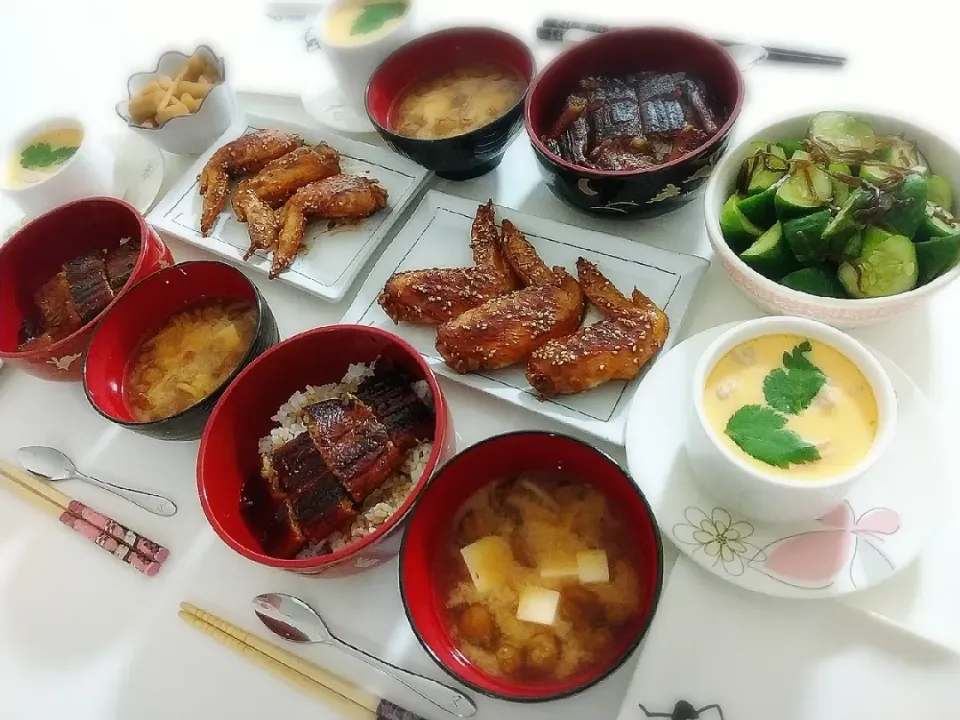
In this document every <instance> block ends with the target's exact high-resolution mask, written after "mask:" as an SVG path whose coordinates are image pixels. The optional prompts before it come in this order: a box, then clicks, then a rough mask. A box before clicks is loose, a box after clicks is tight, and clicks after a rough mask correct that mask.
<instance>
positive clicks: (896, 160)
mask: <svg viewBox="0 0 960 720" xmlns="http://www.w3.org/2000/svg"><path fill="white" fill-rule="evenodd" d="M958 187H960V151H958V150H957V149H956V148H955V147H953V146H952V145H950V144H949V143H947V142H946V141H945V140H943V139H942V138H940V137H939V136H937V135H936V134H934V133H933V132H931V131H930V130H927V129H924V128H922V127H920V126H918V125H916V124H914V123H911V122H907V121H905V120H900V119H897V118H894V117H891V116H888V115H880V114H876V113H868V112H856V111H851V112H847V111H838V110H829V111H824V112H819V113H807V114H802V115H794V116H792V117H789V118H786V119H784V120H781V121H780V122H777V123H774V124H772V125H769V126H767V127H766V128H764V129H762V130H760V131H758V132H757V133H755V134H754V135H753V136H752V137H751V138H749V139H748V140H747V141H746V142H744V143H743V144H741V145H740V146H739V147H737V148H736V149H735V150H733V151H732V152H731V153H730V154H728V155H727V157H725V158H724V159H723V160H722V161H721V162H720V164H719V166H718V167H717V169H716V170H715V171H714V173H713V175H712V176H711V178H710V181H709V183H708V186H707V191H706V199H705V208H706V224H707V233H708V235H709V237H710V244H711V245H712V246H713V249H714V252H715V254H716V257H717V259H718V260H719V261H720V265H721V266H722V267H723V268H724V270H726V271H727V273H728V274H729V275H730V277H731V278H732V279H733V281H734V283H736V285H737V286H738V287H739V288H740V289H741V290H742V291H743V292H744V293H746V294H747V296H748V297H750V298H751V299H752V300H753V301H754V302H755V303H757V304H758V305H759V306H760V307H762V308H764V309H765V310H768V311H770V312H775V313H782V314H789V315H797V316H801V317H806V318H811V319H814V320H820V321H822V322H825V323H828V324H830V325H834V326H836V327H856V326H860V325H867V324H870V323H873V322H877V321H880V320H885V319H888V318H891V317H894V316H896V315H899V314H901V313H903V312H905V311H906V310H908V309H910V308H911V307H913V306H915V305H916V304H917V303H919V302H920V301H922V300H925V299H927V298H929V297H931V296H932V295H934V294H935V293H937V292H939V291H940V290H942V289H943V288H944V287H946V286H947V285H948V284H950V283H951V282H953V281H954V280H956V278H957V277H958V276H960V262H958V261H960V219H958V217H957V215H955V214H954V213H955V212H957V211H958V207H957V202H956V200H957V194H956V193H957V188H958Z"/></svg>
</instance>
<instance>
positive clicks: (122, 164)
mask: <svg viewBox="0 0 960 720" xmlns="http://www.w3.org/2000/svg"><path fill="white" fill-rule="evenodd" d="M103 143H104V145H105V146H106V148H107V149H108V150H109V151H110V152H111V153H113V187H112V189H111V190H110V191H109V192H104V193H101V194H103V195H109V196H110V197H115V198H119V199H121V200H123V201H124V202H127V203H129V204H130V205H132V206H133V207H134V208H135V209H136V210H137V212H139V213H140V214H141V215H146V214H147V212H148V211H149V210H150V207H151V206H152V205H153V203H154V201H155V200H156V199H157V195H159V194H160V188H161V186H162V185H163V175H164V165H163V153H162V152H160V149H159V148H158V147H156V146H155V145H154V144H153V143H149V142H147V141H146V140H144V139H143V138H141V137H140V136H139V135H135V134H133V133H131V132H127V131H123V132H119V133H114V134H112V135H108V136H106V137H105V138H103ZM40 214H42V213H35V214H30V215H24V216H23V217H21V218H20V219H19V220H17V221H16V222H13V223H11V224H10V225H8V226H7V227H5V228H4V229H3V231H2V232H0V241H4V240H7V239H8V238H10V236H12V235H13V234H14V233H15V232H17V230H19V229H20V228H22V227H23V226H24V225H26V224H27V223H28V222H30V221H31V220H33V219H34V218H36V217H38V216H39V215H40Z"/></svg>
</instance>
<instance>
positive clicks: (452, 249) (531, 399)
mask: <svg viewBox="0 0 960 720" xmlns="http://www.w3.org/2000/svg"><path fill="white" fill-rule="evenodd" d="M479 204H480V203H478V202H477V201H476V200H467V199H464V198H456V197H451V196H450V195H446V194H444V193H441V192H438V191H436V190H431V191H429V192H428V193H427V194H426V195H425V196H424V198H423V200H422V201H421V202H420V205H419V206H418V207H417V209H416V210H415V211H414V213H413V214H412V215H411V216H410V219H409V220H408V221H407V223H406V224H405V225H404V226H403V229H402V230H401V231H400V232H399V233H398V234H397V237H395V238H394V239H393V241H392V242H391V243H390V246H389V247H388V248H387V249H386V250H384V252H383V255H381V256H380V259H379V260H378V261H377V264H376V265H375V266H374V268H373V270H371V271H370V274H369V275H368V276H367V278H366V280H364V283H363V286H362V287H361V288H360V290H359V291H358V292H357V296H356V298H355V299H354V301H353V304H352V305H351V306H350V309H349V310H347V312H346V313H345V314H344V316H343V320H342V322H345V323H356V324H358V325H370V326H373V327H379V328H382V329H384V330H387V331H388V332H391V333H394V334H395V335H398V336H400V337H402V338H403V339H404V340H406V341H407V342H409V343H410V344H411V345H413V346H414V347H415V348H417V350H418V351H419V352H420V354H421V355H423V357H424V358H425V359H426V361H427V363H428V364H429V365H430V367H431V368H432V369H433V370H434V371H435V372H437V373H439V374H440V375H443V376H444V377H446V378H449V379H450V380H453V381H455V382H458V383H461V384H463V385H467V386H469V387H472V388H475V389H477V390H480V391H481V392H484V393H487V394H488V395H492V396H493V397H497V398H500V399H502V400H506V401H507V402H509V403H512V404H513V405H516V406H519V407H522V408H526V409H527V410H530V411H532V412H535V413H537V414H538V415H542V416H544V417H547V418H550V419H552V420H556V421H557V422H561V423H563V424H565V425H568V426H570V427H573V428H577V429H578V430H581V431H582V432H585V433H588V434H589V435H592V436H594V437H597V438H600V439H601V440H606V441H607V442H610V443H615V444H618V445H619V444H621V443H622V442H623V426H624V421H625V420H626V415H627V409H628V408H629V406H630V397H631V396H632V394H633V392H634V390H635V389H636V387H637V385H638V384H640V383H643V382H646V380H644V379H643V378H644V374H643V373H641V374H640V376H639V377H637V378H635V379H633V380H632V381H630V382H626V383H625V382H620V381H616V382H609V383H606V384H604V385H602V386H600V387H598V388H594V389H593V390H589V391H587V392H582V393H580V394H578V395H565V396H560V397H556V398H551V399H549V400H544V401H540V400H539V399H538V398H537V396H536V393H535V392H534V390H533V388H531V387H530V385H529V383H528V382H527V379H526V375H525V370H526V368H525V367H524V366H523V365H520V366H517V367H511V368H505V369H503V370H497V371H494V372H486V373H470V374H468V375H461V374H459V373H457V372H454V371H453V370H451V369H450V368H449V367H448V366H447V364H446V363H445V362H444V361H443V358H441V357H440V356H439V354H438V353H437V350H436V334H437V333H436V328H433V327H422V326H418V325H412V324H410V323H400V324H399V325H397V324H395V323H394V322H393V321H392V320H391V319H390V318H389V317H387V315H386V313H384V312H383V309H382V308H381V307H380V306H379V305H378V304H377V296H378V295H379V294H380V291H381V290H382V289H383V286H384V284H385V283H386V281H387V279H388V278H389V277H390V276H391V275H392V274H393V273H394V272H398V271H401V270H415V269H419V268H431V267H462V266H468V265H472V264H473V257H472V255H471V252H470V229H471V226H472V224H473V219H474V216H475V215H476V213H477V206H478V205H479ZM496 212H497V220H498V221H502V220H509V221H510V222H512V223H513V224H514V225H516V226H517V227H518V228H520V230H521V231H523V233H524V234H525V235H526V237H527V240H529V241H530V243H531V244H532V245H533V246H534V247H535V248H536V250H537V252H538V253H539V255H540V257H541V258H542V259H543V261H544V262H545V263H546V264H547V265H548V266H551V267H552V266H554V265H562V266H563V267H565V268H567V269H568V270H569V271H570V272H575V267H576V262H577V258H578V257H580V256H583V257H585V258H587V259H588V260H590V261H591V262H594V263H596V265H597V267H598V268H600V271H601V272H602V273H603V274H604V275H606V276H607V278H609V279H610V281H611V282H612V283H613V284H614V285H616V286H617V287H618V288H619V289H620V290H621V291H622V292H629V291H630V290H632V289H633V288H634V287H637V288H639V289H640V291H641V292H642V293H644V294H645V295H647V296H648V297H649V298H650V299H651V300H653V301H654V302H655V303H657V304H658V305H659V306H660V307H661V308H662V309H663V311H664V312H665V313H666V314H667V316H668V317H669V318H670V335H669V336H668V338H667V342H666V345H665V348H669V347H670V346H671V345H673V343H674V342H676V338H677V336H678V335H679V334H680V332H681V328H682V325H683V318H684V316H685V315H686V312H687V308H688V307H689V305H690V300H691V298H692V297H693V293H694V291H695V290H696V288H697V285H698V284H699V282H700V279H701V278H702V277H703V275H704V273H705V272H706V269H707V268H708V267H709V263H708V262H707V261H706V260H704V259H703V258H699V257H695V256H693V255H684V254H682V253H675V252H670V251H668V250H661V249H659V248H655V247H652V246H650V245H644V244H643V243H638V242H632V241H630V240H627V239H626V238H621V237H615V236H613V235H607V234H605V233H601V232H596V231H592V230H584V229H582V228H578V227H573V226H572V225H564V224H562V223H558V222H554V221H552V220H547V219H545V218H539V217H534V216H531V215H524V214H523V213H520V212H517V211H516V210H511V209H510V208H505V207H499V206H497V208H496ZM599 317H600V314H599V313H598V312H597V311H596V310H595V309H593V308H591V309H590V310H589V311H588V313H587V317H586V319H585V320H584V323H586V324H591V323H594V322H596V320H598V319H599ZM657 362H659V360H654V361H653V363H652V364H653V365H655V364H656V363H657Z"/></svg>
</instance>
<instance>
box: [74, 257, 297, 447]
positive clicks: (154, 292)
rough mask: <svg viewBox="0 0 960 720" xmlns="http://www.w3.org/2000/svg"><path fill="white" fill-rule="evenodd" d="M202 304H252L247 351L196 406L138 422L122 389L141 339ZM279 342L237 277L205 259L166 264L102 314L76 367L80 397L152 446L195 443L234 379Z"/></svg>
mask: <svg viewBox="0 0 960 720" xmlns="http://www.w3.org/2000/svg"><path fill="white" fill-rule="evenodd" d="M201 300H224V301H227V302H230V301H242V302H249V303H252V304H253V307H254V311H255V313H256V324H255V326H254V332H253V338H252V339H251V341H250V344H249V345H248V346H247V348H246V350H245V351H244V354H243V355H242V356H241V358H240V361H239V362H238V363H237V366H236V367H235V368H234V369H233V371H232V372H231V373H230V375H228V376H227V378H226V379H225V380H224V381H223V382H222V383H221V384H220V387H218V388H216V389H215V390H214V391H213V392H212V393H210V394H209V395H208V396H207V397H205V398H203V400H201V401H200V402H198V403H197V404H196V405H192V406H190V407H188V408H187V409H185V410H183V411H181V412H179V413H177V414H175V415H171V416H170V417H166V418H162V419H160V420H153V421H147V422H143V421H139V420H137V419H136V418H135V417H134V415H133V412H132V411H131V409H130V405H129V402H128V401H127V395H126V392H125V387H124V384H125V382H126V374H127V369H128V368H129V365H130V363H131V362H132V360H133V359H134V355H135V354H136V352H137V348H139V346H140V343H141V342H143V340H144V339H145V338H146V335H147V334H148V333H150V332H151V331H153V330H159V329H160V327H162V326H163V324H164V323H165V322H166V321H167V320H169V319H170V318H171V317H173V316H174V315H175V314H177V313H178V312H180V311H181V310H184V309H185V308H187V307H190V306H191V305H193V304H195V303H197V302H200V301H201ZM279 339H280V336H279V331H278V330H277V321H276V320H275V319H274V317H273V312H271V310H270V306H269V305H267V301H266V300H264V298H263V296H262V295H261V294H260V291H259V290H257V286H256V285H254V284H253V282H252V281H251V280H250V279H249V278H247V276H246V275H244V274H243V272H241V271H240V270H238V269H237V268H235V267H233V266H231V265H227V264H226V263H222V262H215V261H212V260H201V261H196V262H187V263H182V264H180V265H173V266H171V267H168V268H166V269H165V270H160V271H159V272H157V273H154V274H153V275H151V276H150V277H148V278H146V279H145V280H143V281H142V282H140V283H138V284H136V285H134V286H133V287H132V288H131V289H130V290H129V291H128V292H127V294H126V295H124V296H123V297H122V298H120V300H119V301H118V302H117V304H116V305H115V306H114V307H113V308H111V309H110V311H109V312H107V313H106V315H105V316H104V318H103V320H102V321H101V322H100V324H99V325H98V326H97V328H96V330H95V331H94V334H93V339H92V340H91V341H90V349H89V351H88V352H87V358H86V362H85V363H84V366H83V390H84V392H85V393H86V395H87V400H89V401H90V404H91V405H92V406H93V408H94V409H95V410H96V411H97V412H98V413H100V415H101V416H103V417H104V418H106V419H107V420H109V421H110V422H113V423H116V424H117V425H120V426H121V427H125V428H127V429H128V430H133V431H134V432H137V433H140V434H141V435H147V436H148V437H152V438H157V439H158V440H196V439H197V438H199V437H200V434H201V433H202V432H203V428H204V426H205V425H206V424H207V419H208V418H209V417H210V413H211V412H212V411H213V406H214V405H216V403H217V400H218V399H219V398H220V396H221V395H222V394H223V392H224V390H226V388H227V387H228V386H229V385H230V383H231V382H232V381H233V379H234V378H236V377H237V375H239V374H240V372H241V371H242V370H243V369H244V368H245V367H246V366H247V365H249V364H250V363H251V362H253V360H254V359H256V358H257V357H258V356H260V355H261V354H263V352H264V351H266V350H267V349H268V348H270V347H271V346H273V345H275V344H276V343H277V342H278V341H279Z"/></svg>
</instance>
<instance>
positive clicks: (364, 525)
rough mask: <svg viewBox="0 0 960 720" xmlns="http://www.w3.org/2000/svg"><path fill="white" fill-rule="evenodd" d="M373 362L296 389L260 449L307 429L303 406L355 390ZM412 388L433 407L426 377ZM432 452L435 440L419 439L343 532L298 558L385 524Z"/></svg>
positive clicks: (270, 449)
mask: <svg viewBox="0 0 960 720" xmlns="http://www.w3.org/2000/svg"><path fill="white" fill-rule="evenodd" d="M373 366H374V363H369V364H360V363H358V364H354V365H351V366H350V367H349V368H347V372H346V374H345V375H344V376H343V380H341V381H340V382H339V383H329V384H327V385H320V386H319V387H317V386H313V385H308V386H307V387H306V388H305V389H303V390H301V391H299V392H295V393H294V394H293V395H292V396H291V397H290V399H289V400H287V402H285V403H284V404H283V405H281V406H280V409H279V410H278V411H277V414H276V415H274V416H273V417H272V418H271V420H273V421H274V422H275V423H277V427H275V428H273V429H272V430H271V431H270V434H269V435H267V436H266V437H263V438H261V439H260V443H259V451H260V454H261V455H269V454H270V453H272V452H273V451H274V450H276V449H277V448H279V447H281V446H282V445H285V444H286V443H287V442H289V441H290V440H292V439H293V438H295V437H297V436H298V435H300V434H301V433H304V432H306V431H307V428H306V425H304V423H303V409H304V408H305V407H307V406H309V405H313V404H314V403H318V402H321V401H323V400H330V399H332V398H337V397H342V396H344V395H347V394H349V393H354V392H356V391H357V388H358V387H359V386H360V383H361V382H363V380H364V379H366V378H367V377H370V376H371V375H373ZM412 388H413V391H414V392H415V393H416V394H417V396H418V397H419V398H420V399H421V400H423V401H424V402H425V403H426V404H427V405H429V406H430V407H431V408H432V407H433V393H432V392H431V390H430V385H429V384H428V383H427V382H426V381H425V380H418V381H417V382H415V383H414V384H413V386H412ZM431 452H433V443H432V442H424V443H420V444H419V445H417V446H416V447H414V448H411V449H410V450H408V451H407V455H406V458H405V459H404V461H403V464H402V465H401V466H400V468H399V470H397V471H396V472H395V473H394V474H393V475H391V476H390V477H388V478H387V479H386V480H384V482H383V484H382V485H381V486H380V487H379V488H377V489H376V490H375V491H374V492H372V493H371V494H370V496H369V497H368V498H367V499H366V500H364V502H363V505H362V506H361V508H360V509H359V510H358V511H357V517H356V519H355V520H354V521H353V524H352V525H351V526H350V527H349V528H347V529H345V530H343V531H342V532H335V533H333V534H331V535H330V536H329V537H328V538H327V539H326V540H325V541H324V542H322V543H315V544H313V545H308V546H307V547H305V548H304V549H303V550H301V551H300V552H299V553H298V554H297V557H298V558H309V557H314V556H315V555H321V554H324V553H328V552H336V551H338V550H341V549H343V548H344V547H346V546H347V545H349V544H350V543H352V542H354V541H355V540H359V539H360V538H363V537H366V536H367V535H370V534H371V533H373V532H374V531H376V530H377V528H379V527H380V526H381V525H383V524H384V523H385V522H386V521H387V520H388V519H389V518H390V516H391V515H393V514H394V513H395V512H396V511H397V510H399V509H400V507H401V506H402V505H403V503H404V502H406V500H407V498H408V497H409V495H410V493H411V491H412V490H413V489H414V488H415V487H416V486H417V484H418V483H419V482H420V479H421V478H422V476H423V472H424V470H426V466H427V460H428V459H429V458H430V453H431Z"/></svg>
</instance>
